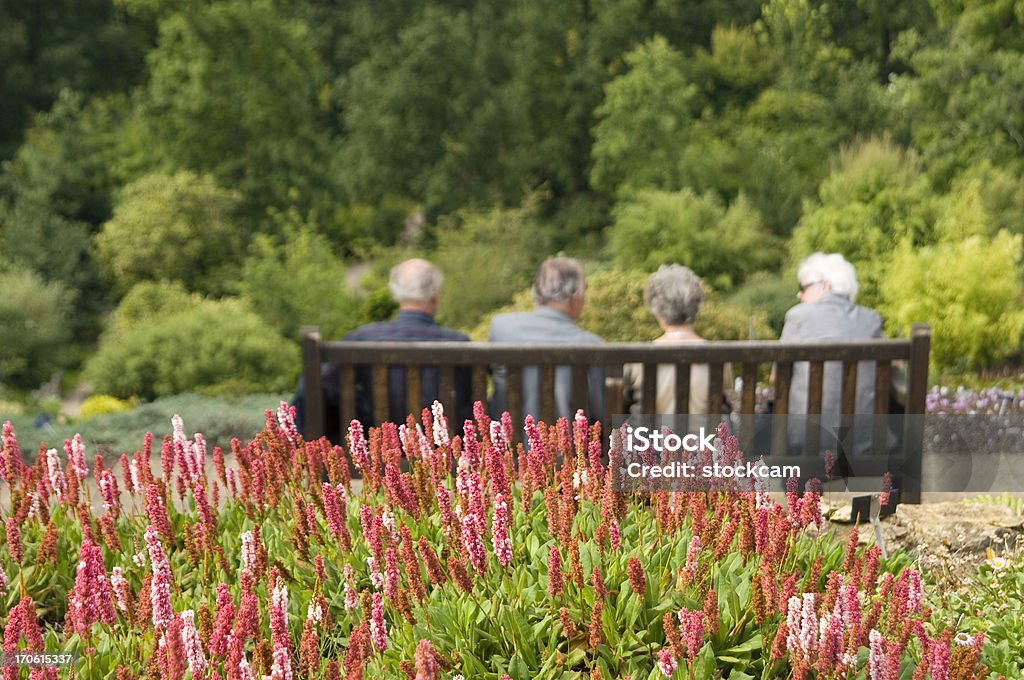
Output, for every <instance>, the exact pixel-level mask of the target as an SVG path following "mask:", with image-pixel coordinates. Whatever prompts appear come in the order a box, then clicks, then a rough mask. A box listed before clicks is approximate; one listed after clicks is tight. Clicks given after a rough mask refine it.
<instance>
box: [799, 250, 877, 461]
mask: <svg viewBox="0 0 1024 680" xmlns="http://www.w3.org/2000/svg"><path fill="white" fill-rule="evenodd" d="M797 280H798V281H799V285H800V288H799V290H798V291H797V294H796V296H797V299H798V300H799V301H800V303H799V304H798V305H796V306H795V307H792V308H791V309H790V310H789V311H788V312H786V321H785V324H784V325H783V327H782V336H781V337H780V338H779V339H780V340H783V341H792V342H808V341H811V342H813V341H822V342H826V341H832V340H867V339H870V338H880V337H882V317H881V316H880V315H879V314H878V312H876V311H875V310H873V309H868V308H867V307H861V306H859V305H856V304H854V301H855V300H856V299H857V272H856V270H855V269H854V267H853V265H852V264H850V263H849V262H848V261H847V260H846V258H844V257H843V256H842V255H840V254H838V253H814V254H813V255H810V256H808V257H807V258H806V259H805V260H804V261H803V262H801V263H800V266H799V268H798V269H797ZM809 373H810V367H809V364H808V363H807V362H806V361H802V362H796V363H794V364H793V378H792V382H791V383H790V388H789V413H791V414H804V413H807V402H808V385H809ZM842 380H843V378H842V362H839V361H829V362H826V363H825V370H824V377H823V381H822V394H821V413H822V415H823V416H826V417H825V418H823V419H822V426H823V427H825V426H827V424H828V423H831V422H832V421H833V420H835V419H834V418H832V417H830V416H837V415H838V414H839V412H840V409H841V404H842ZM874 402H875V362H873V361H862V362H860V364H859V365H858V366H857V399H856V406H855V413H863V414H870V413H873V412H874ZM837 422H838V421H837ZM791 429H792V428H791ZM800 429H801V428H797V430H800ZM790 434H791V444H792V443H794V442H793V441H792V435H793V433H792V432H791V433H790ZM859 441H860V438H858V442H859ZM796 443H797V444H799V441H798V442H796Z"/></svg>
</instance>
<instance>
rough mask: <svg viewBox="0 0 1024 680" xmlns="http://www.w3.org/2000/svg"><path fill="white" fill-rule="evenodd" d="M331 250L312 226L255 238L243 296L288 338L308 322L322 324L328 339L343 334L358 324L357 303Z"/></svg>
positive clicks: (341, 265)
mask: <svg viewBox="0 0 1024 680" xmlns="http://www.w3.org/2000/svg"><path fill="white" fill-rule="evenodd" d="M332 250H333V249H332V247H331V243H330V241H329V240H328V239H327V237H325V236H323V235H321V234H318V233H316V232H314V231H312V230H311V229H309V228H289V229H286V230H285V233H284V237H283V238H282V239H275V238H272V237H270V236H258V237H256V239H255V240H254V242H253V244H252V248H251V254H250V256H249V258H248V259H246V261H245V264H244V266H243V267H242V280H241V286H240V287H241V293H242V298H243V299H244V300H245V301H246V303H247V304H248V306H249V308H250V309H252V310H253V311H254V312H256V313H257V314H259V316H260V317H261V318H262V319H263V320H264V321H266V322H267V323H268V324H270V325H271V326H273V327H274V328H276V329H277V331H278V332H279V333H280V334H281V335H283V336H284V337H286V338H298V337H299V327H300V326H302V325H304V324H316V325H318V326H320V329H321V332H322V334H323V337H325V338H334V337H337V336H339V335H342V334H344V333H345V332H346V331H349V330H351V329H352V328H354V327H355V326H356V325H357V324H358V314H357V304H356V302H355V301H354V300H353V298H352V294H351V292H350V291H349V289H348V286H347V285H346V283H345V265H344V264H343V263H342V262H341V260H340V259H339V258H338V257H337V256H336V255H335V254H334V253H333V252H332Z"/></svg>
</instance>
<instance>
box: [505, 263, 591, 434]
mask: <svg viewBox="0 0 1024 680" xmlns="http://www.w3.org/2000/svg"><path fill="white" fill-rule="evenodd" d="M586 290H587V282H586V278H585V277H584V275H583V265H581V264H580V262H579V261H578V260H574V259H572V258H568V257H553V258H549V259H547V260H545V261H544V263H543V264H541V266H540V269H538V270H537V277H536V279H534V282H533V301H534V303H535V304H536V309H534V310H533V311H532V312H511V313H508V314H499V315H498V316H496V317H494V319H493V320H492V321H491V328H490V332H489V334H488V336H487V339H488V341H489V342H495V343H514V344H518V345H527V344H587V345H589V344H596V343H602V342H604V340H602V339H601V338H600V337H598V336H597V335H594V334H593V333H590V332H588V331H585V330H583V329H582V328H579V327H578V326H577V325H576V322H577V321H578V320H579V318H580V314H582V313H583V303H584V301H585V298H586ZM493 378H494V395H493V397H492V398H491V412H492V414H493V415H495V416H497V415H498V414H500V413H501V412H502V411H504V410H506V409H507V408H508V394H507V390H508V381H507V370H506V367H505V366H495V367H494V373H493ZM554 382H555V384H554V405H555V417H556V418H558V417H567V418H572V416H573V413H572V411H571V408H570V403H569V402H570V395H571V392H572V370H571V368H570V367H569V366H558V367H556V368H555V380H554ZM522 394H523V404H522V409H523V415H524V416H526V415H532V416H534V417H535V418H536V417H538V416H539V415H540V372H539V370H538V368H537V367H536V366H527V367H525V368H524V369H523V375H522ZM587 402H588V403H587V413H588V415H589V416H590V417H591V418H596V419H599V418H602V417H604V369H603V368H600V367H592V368H590V369H589V371H588V373H587Z"/></svg>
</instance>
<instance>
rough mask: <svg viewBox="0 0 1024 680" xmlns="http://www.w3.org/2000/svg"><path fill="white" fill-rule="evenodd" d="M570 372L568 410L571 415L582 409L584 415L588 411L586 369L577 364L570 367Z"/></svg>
mask: <svg viewBox="0 0 1024 680" xmlns="http://www.w3.org/2000/svg"><path fill="white" fill-rule="evenodd" d="M570 370H572V392H571V395H570V397H569V408H570V409H571V410H572V413H573V415H575V414H576V411H578V410H579V409H583V412H584V413H586V412H587V411H588V410H589V408H588V407H589V405H588V404H587V367H586V366H581V365H579V364H577V365H574V366H571V367H570Z"/></svg>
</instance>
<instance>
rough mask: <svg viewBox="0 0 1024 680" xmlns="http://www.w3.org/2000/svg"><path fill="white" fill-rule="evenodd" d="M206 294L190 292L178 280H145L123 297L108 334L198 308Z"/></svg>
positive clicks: (111, 318)
mask: <svg viewBox="0 0 1024 680" xmlns="http://www.w3.org/2000/svg"><path fill="white" fill-rule="evenodd" d="M201 300H202V297H201V296H199V295H196V294H195V293H189V292H188V291H187V290H185V287H184V286H182V285H181V283H180V282H177V281H143V282H142V283H137V284H135V285H134V286H132V288H131V290H129V291H128V293H127V294H126V295H125V296H124V297H123V298H121V302H120V303H119V304H118V305H117V309H115V310H114V313H113V314H111V317H110V327H109V328H108V329H107V336H108V337H109V336H110V335H111V334H114V335H116V334H118V333H121V332H124V331H126V330H130V329H132V328H134V327H136V326H138V325H139V324H141V323H143V322H146V321H150V320H152V319H158V318H160V317H161V316H167V315H168V314H177V313H178V312H181V311H184V310H186V309H191V308H193V307H195V306H196V305H197V304H198V303H199V302H200V301H201Z"/></svg>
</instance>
